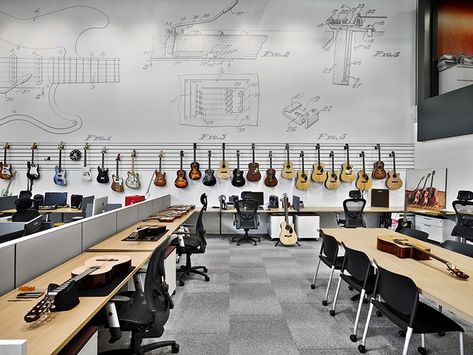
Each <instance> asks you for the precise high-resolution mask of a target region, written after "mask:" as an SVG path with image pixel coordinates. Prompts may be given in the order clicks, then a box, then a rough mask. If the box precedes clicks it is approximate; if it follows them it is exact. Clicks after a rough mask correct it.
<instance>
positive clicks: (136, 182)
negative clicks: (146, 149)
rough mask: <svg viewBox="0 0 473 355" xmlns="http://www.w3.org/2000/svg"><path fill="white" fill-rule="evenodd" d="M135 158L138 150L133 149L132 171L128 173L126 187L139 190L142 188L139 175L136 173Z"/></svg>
mask: <svg viewBox="0 0 473 355" xmlns="http://www.w3.org/2000/svg"><path fill="white" fill-rule="evenodd" d="M135 158H136V150H135V149H133V150H132V152H131V171H128V172H127V178H126V180H125V185H126V186H128V187H129V188H130V189H133V190H138V189H139V188H140V187H141V183H140V177H139V175H138V173H135Z"/></svg>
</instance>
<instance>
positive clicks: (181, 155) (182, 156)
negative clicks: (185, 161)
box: [179, 150, 184, 160]
mask: <svg viewBox="0 0 473 355" xmlns="http://www.w3.org/2000/svg"><path fill="white" fill-rule="evenodd" d="M179 156H180V157H181V160H182V158H184V151H183V150H181V152H180V153H179Z"/></svg>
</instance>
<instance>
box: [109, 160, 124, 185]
mask: <svg viewBox="0 0 473 355" xmlns="http://www.w3.org/2000/svg"><path fill="white" fill-rule="evenodd" d="M119 161H120V154H118V155H117V157H116V159H115V164H116V166H115V167H116V170H115V173H116V175H112V185H111V187H112V190H113V191H115V192H124V191H125V187H124V186H123V179H122V178H121V177H120V173H119V171H118V162H119Z"/></svg>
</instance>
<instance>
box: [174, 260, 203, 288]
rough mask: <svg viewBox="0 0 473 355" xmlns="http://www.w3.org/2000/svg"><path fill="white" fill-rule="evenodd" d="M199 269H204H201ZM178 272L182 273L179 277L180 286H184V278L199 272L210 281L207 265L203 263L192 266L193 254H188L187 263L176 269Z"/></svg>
mask: <svg viewBox="0 0 473 355" xmlns="http://www.w3.org/2000/svg"><path fill="white" fill-rule="evenodd" d="M199 269H202V271H200V270H199ZM176 271H177V272H178V273H180V274H181V275H180V276H179V278H178V284H179V286H184V284H185V282H184V279H185V278H186V277H187V276H189V275H190V274H197V275H201V276H203V277H204V280H205V281H206V282H209V281H210V278H209V275H207V272H208V271H209V270H208V269H207V267H205V266H203V265H201V266H192V263H191V254H186V265H181V267H180V268H178V269H177V270H176Z"/></svg>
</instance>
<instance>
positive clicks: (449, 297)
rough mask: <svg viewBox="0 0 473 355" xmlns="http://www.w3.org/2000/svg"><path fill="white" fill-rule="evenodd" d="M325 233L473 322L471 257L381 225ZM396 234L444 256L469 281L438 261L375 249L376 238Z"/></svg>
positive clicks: (330, 229)
mask: <svg viewBox="0 0 473 355" xmlns="http://www.w3.org/2000/svg"><path fill="white" fill-rule="evenodd" d="M323 232H324V233H325V234H329V235H332V236H333V237H335V239H337V241H338V242H343V243H344V244H345V245H346V246H348V247H350V248H353V249H357V250H362V251H363V252H365V253H366V254H367V255H368V257H369V258H370V259H371V260H373V259H374V260H376V262H377V263H378V264H379V265H380V266H382V267H383V268H386V269H388V270H390V271H392V272H396V273H398V274H402V275H406V276H408V277H410V278H411V279H412V280H413V281H414V282H415V283H416V285H417V287H418V289H419V292H420V293H421V294H422V295H423V296H425V297H426V298H428V299H430V300H432V301H434V302H436V303H437V304H440V305H441V306H443V307H445V308H447V309H449V310H450V311H452V312H453V313H455V314H457V315H458V316H460V317H462V318H464V319H466V320H468V321H469V322H473V307H472V299H473V259H472V258H469V257H467V256H464V255H461V254H458V253H455V252H452V251H450V250H446V249H443V248H441V247H439V246H436V245H432V244H429V243H422V242H420V241H419V240H416V239H412V238H410V237H407V236H405V235H403V234H399V233H396V232H394V231H392V230H389V229H383V228H356V229H348V228H323ZM382 235H393V236H394V235H395V236H399V237H401V238H407V239H410V240H412V241H414V242H416V243H418V244H422V245H425V246H426V247H427V248H430V250H431V252H432V253H434V254H436V255H438V256H440V257H441V258H444V259H446V260H448V261H450V262H451V263H453V264H454V265H456V266H457V267H459V268H460V269H461V270H462V271H464V272H466V273H467V274H468V275H470V278H469V279H468V280H460V279H457V278H455V277H454V276H453V275H451V274H450V273H449V272H448V271H447V267H446V266H445V265H444V264H443V263H441V262H439V261H437V260H433V259H431V260H425V261H416V260H413V259H400V258H398V257H396V256H395V255H392V254H389V253H385V252H382V251H380V250H378V249H377V248H376V242H377V237H378V236H382Z"/></svg>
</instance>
